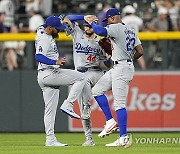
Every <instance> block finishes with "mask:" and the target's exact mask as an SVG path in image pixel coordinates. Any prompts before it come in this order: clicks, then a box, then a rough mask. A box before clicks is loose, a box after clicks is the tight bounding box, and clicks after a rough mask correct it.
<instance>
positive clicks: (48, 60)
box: [35, 54, 66, 65]
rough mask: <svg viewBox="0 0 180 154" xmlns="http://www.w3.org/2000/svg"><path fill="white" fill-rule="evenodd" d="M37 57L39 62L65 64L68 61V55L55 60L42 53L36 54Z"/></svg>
mask: <svg viewBox="0 0 180 154" xmlns="http://www.w3.org/2000/svg"><path fill="white" fill-rule="evenodd" d="M35 59H36V61H37V62H40V63H43V64H47V65H63V64H64V63H65V62H66V57H63V58H60V59H58V60H53V59H50V58H48V57H46V56H44V55H42V54H36V55H35Z"/></svg>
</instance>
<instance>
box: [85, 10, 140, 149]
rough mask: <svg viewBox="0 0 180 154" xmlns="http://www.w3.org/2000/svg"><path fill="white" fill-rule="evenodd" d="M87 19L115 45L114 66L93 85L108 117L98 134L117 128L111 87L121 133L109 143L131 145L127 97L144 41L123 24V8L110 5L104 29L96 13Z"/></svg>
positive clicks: (99, 33) (93, 90)
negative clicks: (113, 112) (109, 91)
mask: <svg viewBox="0 0 180 154" xmlns="http://www.w3.org/2000/svg"><path fill="white" fill-rule="evenodd" d="M84 19H85V20H86V21H87V22H88V23H89V24H91V26H92V28H93V30H94V32H95V33H96V34H98V35H101V36H106V37H109V38H110V40H111V42H112V46H113V50H112V57H111V58H112V61H113V63H114V66H113V68H111V69H110V70H109V71H108V72H106V73H105V74H104V75H103V76H102V77H101V78H100V80H99V81H98V82H97V83H96V85H95V86H94V87H93V88H92V95H93V96H94V97H95V99H96V101H97V102H98V104H99V106H100V108H101V109H102V111H103V113H104V114H105V116H106V125H105V127H104V130H103V131H102V132H101V133H100V134H99V137H104V136H106V135H108V134H110V133H111V132H112V131H113V129H115V127H116V121H115V120H114V119H113V117H112V114H111V111H110V108H109V105H108V100H107V98H106V96H105V95H104V92H105V91H108V90H110V89H112V93H113V96H114V108H115V111H116V115H117V120H118V126H119V130H120V136H119V137H118V139H117V140H116V141H115V142H113V143H110V144H106V146H123V147H129V146H130V145H131V144H132V142H131V139H132V136H131V135H129V134H127V111H126V99H127V95H128V88H129V83H130V81H131V80H132V79H133V75H134V65H133V59H138V58H139V57H141V56H142V55H143V48H142V46H141V42H140V40H139V38H138V36H137V34H136V33H135V32H134V30H132V29H131V28H129V27H128V26H126V25H125V24H124V23H122V21H121V17H120V11H119V10H117V9H115V8H110V9H109V10H108V11H107V12H106V18H105V19H104V20H103V21H107V23H108V26H107V27H105V28H104V27H102V26H99V25H97V24H96V23H95V22H94V20H96V18H95V17H94V16H91V17H89V16H85V17H84Z"/></svg>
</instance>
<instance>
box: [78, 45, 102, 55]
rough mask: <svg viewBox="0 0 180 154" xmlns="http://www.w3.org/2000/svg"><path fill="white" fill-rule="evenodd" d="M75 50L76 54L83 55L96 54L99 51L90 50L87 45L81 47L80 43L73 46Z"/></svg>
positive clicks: (95, 49) (96, 49)
mask: <svg viewBox="0 0 180 154" xmlns="http://www.w3.org/2000/svg"><path fill="white" fill-rule="evenodd" d="M75 50H76V52H77V53H85V54H89V53H97V52H99V51H100V49H98V48H92V47H90V46H89V45H87V46H83V45H82V44H81V43H76V44H75Z"/></svg>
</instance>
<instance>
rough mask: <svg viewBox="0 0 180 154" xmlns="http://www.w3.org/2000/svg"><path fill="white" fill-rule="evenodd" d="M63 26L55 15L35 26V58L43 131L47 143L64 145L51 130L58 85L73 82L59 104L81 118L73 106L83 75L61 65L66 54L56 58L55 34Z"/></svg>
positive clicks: (82, 83) (63, 109) (64, 60)
mask: <svg viewBox="0 0 180 154" xmlns="http://www.w3.org/2000/svg"><path fill="white" fill-rule="evenodd" d="M64 28H65V27H64V26H63V25H62V24H61V22H60V18H59V17H57V16H49V17H48V18H47V19H46V21H45V24H44V25H42V26H40V27H39V28H38V30H37V35H36V40H35V47H36V55H35V59H36V61H38V76H37V80H38V83H39V86H40V88H41V89H42V92H43V98H44V103H45V109H44V125H45V132H46V144H45V145H46V146H67V144H63V143H60V142H58V141H57V139H56V137H55V134H54V123H55V116H56V109H57V105H58V100H59V86H61V85H67V86H69V85H72V88H71V90H70V92H69V95H68V97H67V99H66V100H65V101H64V103H63V105H62V106H61V110H62V111H63V112H65V113H67V114H69V115H70V116H71V117H73V118H77V119H80V116H79V115H77V114H76V113H75V112H74V110H73V103H74V101H75V100H76V99H77V98H78V96H79V95H80V93H81V92H82V89H86V82H87V81H86V79H85V78H84V77H83V75H82V73H80V72H77V71H75V70H69V69H61V67H60V66H61V65H63V63H64V62H66V58H65V57H63V58H59V52H58V48H57V46H56V43H55V40H54V38H56V37H58V32H59V31H60V30H62V29H64Z"/></svg>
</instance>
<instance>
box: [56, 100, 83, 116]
mask: <svg viewBox="0 0 180 154" xmlns="http://www.w3.org/2000/svg"><path fill="white" fill-rule="evenodd" d="M60 110H61V111H62V112H64V113H66V114H68V115H69V116H70V117H71V118H76V119H80V116H79V115H78V114H76V113H75V112H74V110H73V105H72V104H71V103H70V102H67V101H64V102H63V104H62V105H61V107H60Z"/></svg>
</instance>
